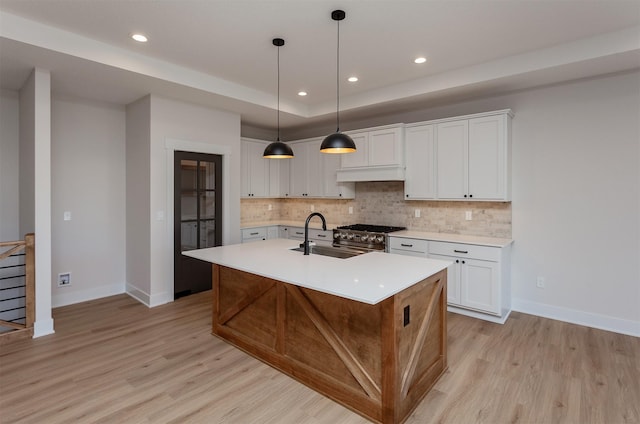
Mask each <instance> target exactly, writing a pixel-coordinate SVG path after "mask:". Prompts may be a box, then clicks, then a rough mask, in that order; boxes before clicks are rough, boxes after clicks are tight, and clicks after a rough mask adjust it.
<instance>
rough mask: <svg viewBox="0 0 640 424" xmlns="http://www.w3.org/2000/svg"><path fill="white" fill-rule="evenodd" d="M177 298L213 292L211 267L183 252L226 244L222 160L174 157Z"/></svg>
mask: <svg viewBox="0 0 640 424" xmlns="http://www.w3.org/2000/svg"><path fill="white" fill-rule="evenodd" d="M174 190H175V192H174V197H173V198H174V202H173V203H174V219H175V222H174V226H173V228H174V240H175V247H174V280H173V281H174V290H173V291H174V298H175V299H177V298H179V297H182V296H187V295H189V294H193V293H198V292H201V291H204V290H209V289H211V264H210V263H208V262H204V261H200V260H197V259H193V258H190V257H187V256H184V255H182V252H185V251H188V250H194V249H202V248H205V247H214V246H220V245H221V244H222V156H220V155H211V154H205V153H193V152H181V151H176V152H175V154H174Z"/></svg>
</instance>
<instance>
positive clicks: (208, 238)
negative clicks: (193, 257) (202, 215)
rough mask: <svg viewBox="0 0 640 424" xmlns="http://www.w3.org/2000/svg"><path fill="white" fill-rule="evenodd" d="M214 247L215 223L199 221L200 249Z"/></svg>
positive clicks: (212, 221)
mask: <svg viewBox="0 0 640 424" xmlns="http://www.w3.org/2000/svg"><path fill="white" fill-rule="evenodd" d="M215 245H216V222H215V221H214V220H209V221H201V224H200V248H205V247H214V246H215Z"/></svg>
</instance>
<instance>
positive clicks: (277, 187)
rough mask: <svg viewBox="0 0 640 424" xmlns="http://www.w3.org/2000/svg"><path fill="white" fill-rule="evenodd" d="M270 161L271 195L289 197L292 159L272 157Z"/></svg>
mask: <svg viewBox="0 0 640 424" xmlns="http://www.w3.org/2000/svg"><path fill="white" fill-rule="evenodd" d="M294 154H295V152H294ZM294 157H295V156H294ZM270 161H271V162H270V163H269V197H288V196H289V172H290V169H289V168H290V166H291V159H270Z"/></svg>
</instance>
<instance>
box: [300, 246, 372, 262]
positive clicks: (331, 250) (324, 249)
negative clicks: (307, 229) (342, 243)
mask: <svg viewBox="0 0 640 424" xmlns="http://www.w3.org/2000/svg"><path fill="white" fill-rule="evenodd" d="M290 250H294V251H296V252H304V247H296V248H293V249H290ZM309 253H310V254H312V255H322V256H331V257H332V258H339V259H347V258H352V257H354V256H358V255H362V254H363V253H367V252H365V251H363V250H356V249H347V248H344V247H333V246H319V245H312V246H309Z"/></svg>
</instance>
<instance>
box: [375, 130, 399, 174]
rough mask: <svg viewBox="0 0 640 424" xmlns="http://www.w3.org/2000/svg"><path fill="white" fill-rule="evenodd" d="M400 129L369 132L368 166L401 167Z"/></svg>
mask: <svg viewBox="0 0 640 424" xmlns="http://www.w3.org/2000/svg"><path fill="white" fill-rule="evenodd" d="M403 154H404V152H403V151H402V128H388V129H383V130H375V131H370V132H369V166H384V165H402V164H403V163H404V160H403Z"/></svg>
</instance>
